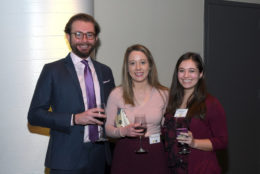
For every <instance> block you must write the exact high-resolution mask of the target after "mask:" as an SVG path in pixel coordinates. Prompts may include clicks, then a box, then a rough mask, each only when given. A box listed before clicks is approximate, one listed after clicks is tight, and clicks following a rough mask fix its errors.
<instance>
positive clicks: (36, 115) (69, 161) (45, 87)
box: [28, 55, 115, 170]
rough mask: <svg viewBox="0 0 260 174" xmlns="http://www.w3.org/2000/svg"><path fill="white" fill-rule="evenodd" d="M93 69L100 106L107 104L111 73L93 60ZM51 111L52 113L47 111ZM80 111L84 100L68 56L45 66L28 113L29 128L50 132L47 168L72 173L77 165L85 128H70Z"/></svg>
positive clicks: (113, 85) (83, 108)
mask: <svg viewBox="0 0 260 174" xmlns="http://www.w3.org/2000/svg"><path fill="white" fill-rule="evenodd" d="M93 65H94V67H95V70H96V73H97V77H98V80H99V85H100V95H101V102H104V103H106V101H107V98H108V96H109V93H110V91H111V90H112V89H113V88H114V87H115V84H114V78H113V74H112V71H111V69H110V68H109V67H108V66H106V65H104V64H101V63H99V62H97V61H94V60H93ZM50 107H51V109H52V112H50V111H48V110H49V108H50ZM83 111H85V107H84V102H83V96H82V92H81V88H80V84H79V81H78V77H77V74H76V70H75V67H74V64H73V62H72V59H71V57H70V55H68V56H67V57H66V58H64V59H61V60H58V61H56V62H53V63H49V64H46V65H45V66H44V67H43V69H42V72H41V75H40V77H39V79H38V82H37V85H36V88H35V91H34V95H33V98H32V101H31V105H30V109H29V113H28V121H29V123H30V124H31V125H36V126H42V127H47V128H50V140H49V146H48V150H47V154H46V160H45V165H46V167H48V168H55V169H62V170H71V169H73V168H74V167H75V166H76V165H77V162H78V160H79V159H80V153H81V149H82V146H83V136H84V126H82V125H76V126H71V115H72V114H75V113H80V112H83ZM106 150H109V148H107V149H106ZM107 155H109V152H107ZM108 158H109V156H108ZM108 158H107V159H108ZM108 160H109V159H108Z"/></svg>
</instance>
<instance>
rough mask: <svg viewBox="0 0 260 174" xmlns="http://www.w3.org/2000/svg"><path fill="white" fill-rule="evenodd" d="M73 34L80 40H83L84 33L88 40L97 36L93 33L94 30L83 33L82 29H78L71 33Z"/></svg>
mask: <svg viewBox="0 0 260 174" xmlns="http://www.w3.org/2000/svg"><path fill="white" fill-rule="evenodd" d="M71 34H73V35H74V36H75V37H76V39H79V40H82V39H83V38H84V35H85V36H86V38H87V39H88V40H93V39H95V37H96V34H95V33H92V32H87V33H82V32H80V31H77V32H75V33H71Z"/></svg>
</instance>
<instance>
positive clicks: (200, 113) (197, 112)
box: [166, 52, 207, 119]
mask: <svg viewBox="0 0 260 174" xmlns="http://www.w3.org/2000/svg"><path fill="white" fill-rule="evenodd" d="M184 60H192V61H193V62H194V63H195V64H196V66H197V68H198V69H199V72H200V73H203V76H202V77H201V78H200V79H199V81H198V83H197V84H196V86H195V88H194V91H193V93H192V94H191V96H190V97H189V99H188V101H187V108H188V109H189V110H188V113H187V118H188V119H190V118H191V117H193V116H196V117H199V118H202V119H203V118H204V117H205V113H206V104H205V99H206V96H207V89H206V84H205V78H204V75H205V69H204V64H203V61H202V58H201V56H200V55H199V54H197V53H193V52H187V53H185V54H184V55H182V56H181V57H180V58H179V59H178V61H177V63H176V66H175V70H174V74H173V77H172V84H171V88H170V92H169V101H168V105H167V108H166V112H167V113H172V114H173V113H175V111H176V109H178V108H179V107H180V106H181V104H182V101H183V97H184V88H183V87H182V85H181V84H180V83H179V81H178V69H179V66H180V64H181V63H182V62H183V61H184Z"/></svg>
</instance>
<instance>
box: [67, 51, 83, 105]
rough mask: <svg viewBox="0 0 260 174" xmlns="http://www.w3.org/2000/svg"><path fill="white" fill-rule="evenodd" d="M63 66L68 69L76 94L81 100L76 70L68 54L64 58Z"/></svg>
mask: <svg viewBox="0 0 260 174" xmlns="http://www.w3.org/2000/svg"><path fill="white" fill-rule="evenodd" d="M65 66H66V68H67V69H68V71H69V72H70V75H71V79H72V81H73V84H74V85H75V86H76V88H77V92H78V95H79V96H80V97H81V98H82V101H83V96H82V91H81V88H80V84H79V80H78V76H77V73H76V70H75V67H74V64H73V62H72V60H71V57H70V55H68V56H67V57H66V58H65ZM83 103H84V102H83Z"/></svg>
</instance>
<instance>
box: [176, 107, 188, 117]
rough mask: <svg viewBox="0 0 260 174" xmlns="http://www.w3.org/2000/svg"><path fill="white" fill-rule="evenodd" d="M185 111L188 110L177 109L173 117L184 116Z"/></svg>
mask: <svg viewBox="0 0 260 174" xmlns="http://www.w3.org/2000/svg"><path fill="white" fill-rule="evenodd" d="M187 112H188V109H177V110H176V112H175V114H174V117H176V118H180V117H186V115H187Z"/></svg>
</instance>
